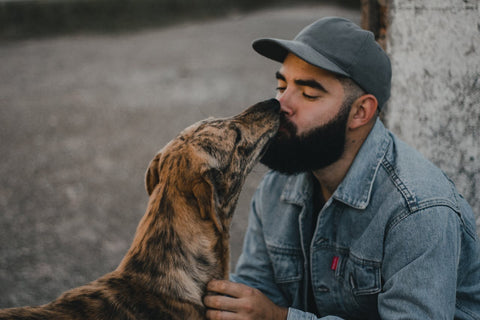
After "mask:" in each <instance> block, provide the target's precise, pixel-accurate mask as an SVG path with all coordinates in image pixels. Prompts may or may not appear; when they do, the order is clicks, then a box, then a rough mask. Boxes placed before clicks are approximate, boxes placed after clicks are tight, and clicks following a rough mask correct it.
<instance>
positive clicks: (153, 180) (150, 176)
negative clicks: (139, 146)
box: [145, 152, 162, 196]
mask: <svg viewBox="0 0 480 320" xmlns="http://www.w3.org/2000/svg"><path fill="white" fill-rule="evenodd" d="M161 156H162V153H161V152H159V153H157V155H156V156H155V158H153V160H152V161H150V164H149V165H148V169H147V172H146V173H145V189H146V190H147V193H148V195H149V196H150V195H152V192H153V190H154V189H155V186H156V185H157V184H158V182H159V181H160V178H159V175H158V163H159V161H160V157H161Z"/></svg>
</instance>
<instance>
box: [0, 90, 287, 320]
mask: <svg viewBox="0 0 480 320" xmlns="http://www.w3.org/2000/svg"><path fill="white" fill-rule="evenodd" d="M278 109H279V105H278V102H277V101H276V100H269V101H265V102H261V103H259V104H256V105H254V106H253V107H251V108H249V109H247V110H246V111H244V112H243V113H241V114H239V115H237V116H235V117H232V118H228V119H207V120H204V121H201V122H199V123H197V124H194V125H192V126H190V127H188V128H187V129H185V130H184V131H183V132H182V133H180V135H179V136H178V137H177V138H175V139H174V140H172V141H171V142H170V143H168V144H167V145H166V146H165V147H164V148H163V149H162V150H161V151H160V152H159V153H158V154H157V155H156V157H155V158H154V159H153V160H152V162H151V163H150V166H149V168H148V170H147V174H146V188H147V191H148V193H149V195H150V199H149V203H148V208H147V211H146V213H145V215H144V217H143V218H142V220H141V221H140V224H139V226H138V229H137V232H136V235H135V238H134V241H133V244H132V246H131V248H130V249H129V251H128V252H127V254H126V256H125V257H124V259H123V260H122V262H121V263H120V265H119V266H118V268H117V269H116V270H115V271H113V272H111V273H109V274H107V275H105V276H103V277H101V278H100V279H98V280H96V281H94V282H91V283H90V284H87V285H85V286H82V287H79V288H76V289H73V290H70V291H68V292H66V293H64V294H63V295H61V296H60V297H59V298H58V299H57V300H55V301H53V302H51V303H48V304H46V305H43V306H40V307H24V308H13V309H5V310H0V319H24V320H26V319H29V320H36V319H57V320H63V319H69V320H70V319H90V320H93V319H112V320H113V319H116V320H118V319H129V320H133V319H178V320H185V319H205V307H204V305H203V303H202V298H203V296H204V295H205V288H206V284H207V283H208V281H210V280H212V279H214V278H216V279H222V278H226V277H227V276H228V270H229V235H228V232H229V227H230V221H231V218H232V215H233V211H234V208H235V205H236V202H237V200H238V196H239V193H240V189H241V187H242V185H243V182H244V180H245V176H246V175H247V174H248V172H249V171H250V170H251V169H252V167H253V166H254V164H255V163H256V161H257V160H258V158H259V157H260V156H261V151H262V150H263V149H264V148H265V146H266V144H267V142H268V141H269V140H270V138H271V137H272V136H273V135H274V134H275V133H276V130H277V128H278V122H279V120H278V119H279V117H278Z"/></svg>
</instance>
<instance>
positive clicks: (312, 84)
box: [295, 79, 328, 93]
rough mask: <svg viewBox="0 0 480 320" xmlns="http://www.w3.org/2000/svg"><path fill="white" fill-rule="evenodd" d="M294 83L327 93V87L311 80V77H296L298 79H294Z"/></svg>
mask: <svg viewBox="0 0 480 320" xmlns="http://www.w3.org/2000/svg"><path fill="white" fill-rule="evenodd" d="M295 83H296V84H297V85H299V86H304V87H310V88H313V89H317V90H320V91H323V92H325V93H328V91H327V89H325V87H324V86H322V85H321V84H320V82H318V81H316V80H313V79H308V80H301V79H298V80H295Z"/></svg>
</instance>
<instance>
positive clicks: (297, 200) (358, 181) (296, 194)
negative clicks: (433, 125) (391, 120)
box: [281, 119, 390, 209]
mask: <svg viewBox="0 0 480 320" xmlns="http://www.w3.org/2000/svg"><path fill="white" fill-rule="evenodd" d="M389 143H390V139H389V138H388V131H387V129H386V128H385V126H384V125H383V123H382V122H381V121H380V120H378V119H377V121H376V123H375V125H374V126H373V128H372V130H371V131H370V134H369V135H368V137H367V139H366V140H365V142H364V143H363V145H362V147H361V148H360V150H359V152H358V154H357V156H356V157H355V160H354V161H353V163H352V165H351V167H350V169H349V170H348V172H347V175H346V176H345V178H344V179H343V181H342V182H341V183H340V185H339V186H338V188H337V190H336V191H335V192H334V194H333V196H332V198H334V199H335V200H338V201H340V202H342V203H345V204H346V205H349V206H351V207H353V208H356V209H365V208H366V207H367V206H368V204H369V202H370V196H371V193H372V187H373V183H374V181H375V177H376V176H377V172H378V168H379V167H380V164H381V163H382V160H383V158H384V157H385V154H386V152H387V149H388V145H389ZM312 179H314V177H313V175H312V174H311V173H301V174H297V175H292V176H290V177H289V178H288V181H287V183H286V184H285V187H284V189H283V192H282V195H281V199H282V200H284V201H286V202H290V203H294V204H297V205H304V204H305V202H306V201H308V200H309V199H311V197H312V190H313V180H312Z"/></svg>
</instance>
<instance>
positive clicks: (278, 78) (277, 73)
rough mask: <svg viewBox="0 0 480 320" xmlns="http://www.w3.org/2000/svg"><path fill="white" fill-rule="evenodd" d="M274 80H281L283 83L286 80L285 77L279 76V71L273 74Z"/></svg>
mask: <svg viewBox="0 0 480 320" xmlns="http://www.w3.org/2000/svg"><path fill="white" fill-rule="evenodd" d="M275 78H276V79H277V80H282V81H285V80H286V79H285V76H284V75H283V74H281V73H280V71H277V72H275Z"/></svg>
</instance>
